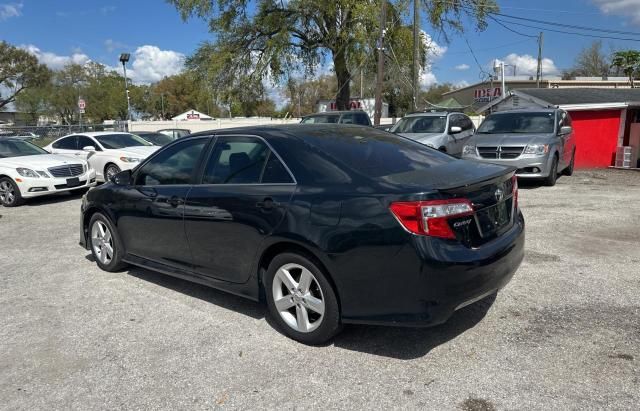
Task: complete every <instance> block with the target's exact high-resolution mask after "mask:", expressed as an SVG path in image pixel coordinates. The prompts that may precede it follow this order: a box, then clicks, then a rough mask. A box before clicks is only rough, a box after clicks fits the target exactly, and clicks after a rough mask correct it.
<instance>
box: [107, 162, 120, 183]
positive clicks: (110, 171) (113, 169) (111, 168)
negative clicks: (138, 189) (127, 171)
mask: <svg viewBox="0 0 640 411" xmlns="http://www.w3.org/2000/svg"><path fill="white" fill-rule="evenodd" d="M120 171H121V170H120V167H118V166H117V165H115V164H113V163H109V164H107V166H106V167H105V168H104V182H105V183H108V182H109V181H111V177H112V176H115V175H116V174H118V173H119V172H120Z"/></svg>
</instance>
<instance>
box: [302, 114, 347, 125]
mask: <svg viewBox="0 0 640 411" xmlns="http://www.w3.org/2000/svg"><path fill="white" fill-rule="evenodd" d="M339 119H340V115H339V114H333V115H326V116H312V117H305V118H303V119H302V122H301V123H302V124H327V123H337V122H338V120H339Z"/></svg>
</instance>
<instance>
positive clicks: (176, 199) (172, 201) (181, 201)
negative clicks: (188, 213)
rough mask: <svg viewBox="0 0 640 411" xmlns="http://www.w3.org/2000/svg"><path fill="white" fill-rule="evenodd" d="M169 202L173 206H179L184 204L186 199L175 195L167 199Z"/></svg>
mask: <svg viewBox="0 0 640 411" xmlns="http://www.w3.org/2000/svg"><path fill="white" fill-rule="evenodd" d="M167 203H169V204H170V205H171V206H172V207H178V206H181V205H183V204H184V199H182V198H180V197H177V196H173V197H171V198H170V199H169V200H168V201H167Z"/></svg>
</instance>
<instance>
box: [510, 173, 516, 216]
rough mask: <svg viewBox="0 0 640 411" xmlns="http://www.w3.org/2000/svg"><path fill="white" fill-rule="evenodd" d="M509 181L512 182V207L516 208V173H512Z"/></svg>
mask: <svg viewBox="0 0 640 411" xmlns="http://www.w3.org/2000/svg"><path fill="white" fill-rule="evenodd" d="M511 182H512V183H513V184H512V186H513V209H514V210H517V209H518V177H516V175H515V174H514V175H513V177H511Z"/></svg>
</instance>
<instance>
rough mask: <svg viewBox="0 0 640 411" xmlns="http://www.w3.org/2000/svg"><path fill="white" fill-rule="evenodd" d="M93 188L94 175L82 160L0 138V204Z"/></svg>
mask: <svg viewBox="0 0 640 411" xmlns="http://www.w3.org/2000/svg"><path fill="white" fill-rule="evenodd" d="M95 185H96V173H95V171H94V170H92V169H91V168H90V167H89V165H88V164H87V162H86V161H84V160H83V159H80V158H79V159H69V158H68V157H64V156H58V155H55V154H49V153H47V152H46V151H44V150H43V149H41V148H40V147H38V146H36V145H34V144H31V143H29V142H27V141H24V140H20V139H18V138H1V139H0V204H2V205H3V206H5V207H15V206H19V205H20V204H22V203H23V202H24V199H25V198H30V197H37V196H41V195H46V194H52V193H60V192H64V191H72V190H86V189H87V188H89V187H93V186H95Z"/></svg>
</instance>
